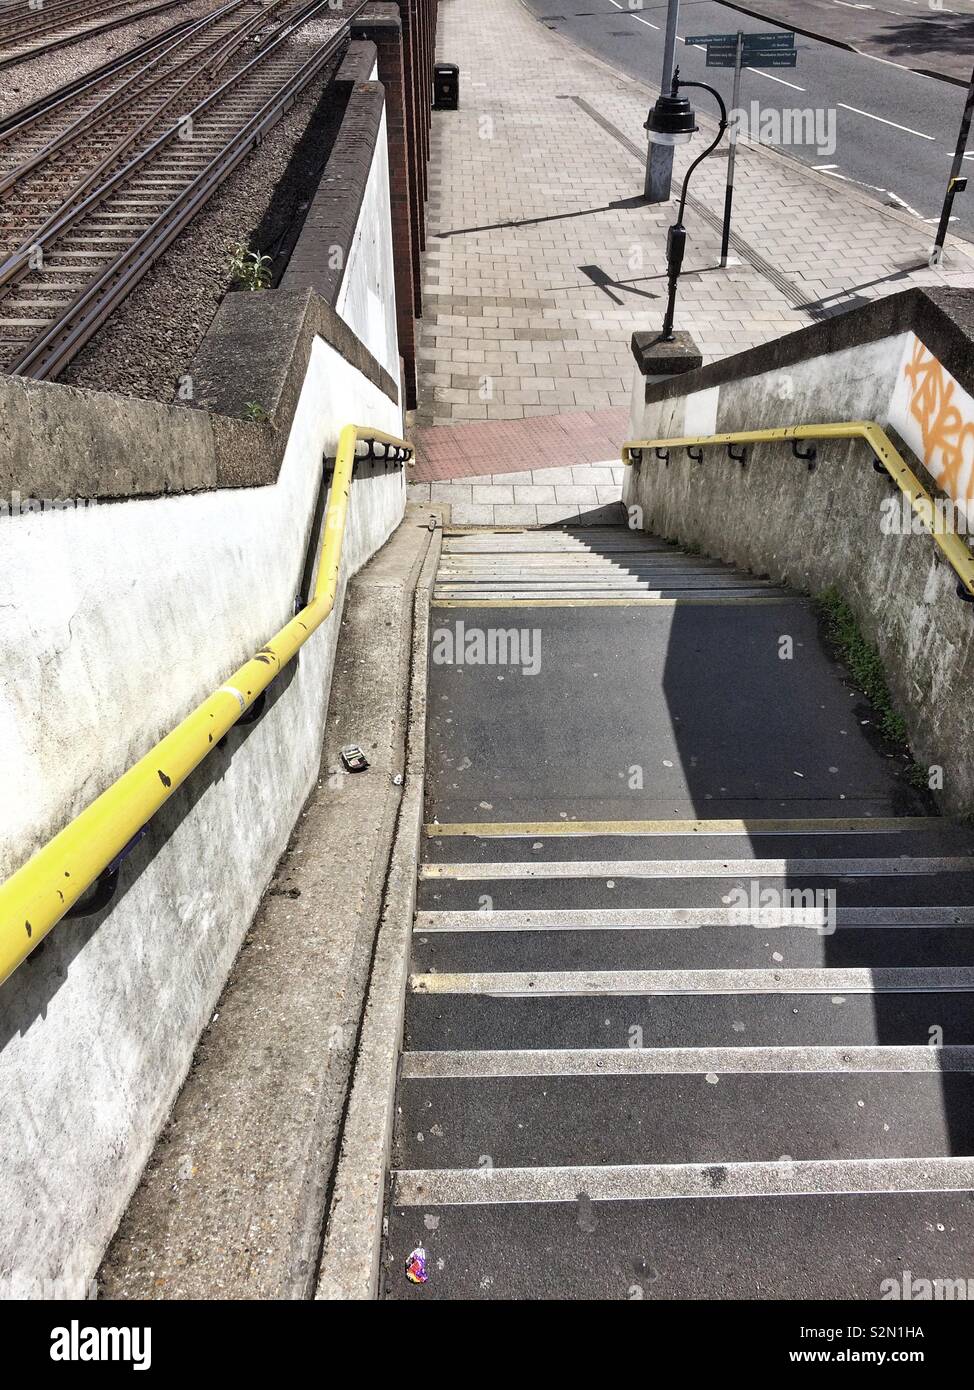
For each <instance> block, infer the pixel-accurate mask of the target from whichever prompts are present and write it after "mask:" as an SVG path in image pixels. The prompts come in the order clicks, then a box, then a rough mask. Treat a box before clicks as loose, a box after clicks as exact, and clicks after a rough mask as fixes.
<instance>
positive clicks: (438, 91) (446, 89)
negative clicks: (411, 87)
mask: <svg viewBox="0 0 974 1390" xmlns="http://www.w3.org/2000/svg"><path fill="white" fill-rule="evenodd" d="M459 105H460V69H459V68H458V67H457V65H456V63H437V64H436V66H435V67H434V69H433V107H434V110H436V111H456V109H457V107H458V106H459Z"/></svg>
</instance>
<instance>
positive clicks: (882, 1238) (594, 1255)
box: [383, 1165, 974, 1301]
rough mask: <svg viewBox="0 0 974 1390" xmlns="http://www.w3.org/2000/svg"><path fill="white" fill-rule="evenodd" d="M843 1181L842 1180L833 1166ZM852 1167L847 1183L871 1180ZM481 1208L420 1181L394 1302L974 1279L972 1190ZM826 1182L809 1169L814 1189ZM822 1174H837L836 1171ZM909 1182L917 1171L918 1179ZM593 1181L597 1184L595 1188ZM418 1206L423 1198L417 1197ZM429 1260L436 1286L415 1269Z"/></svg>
mask: <svg viewBox="0 0 974 1390" xmlns="http://www.w3.org/2000/svg"><path fill="white" fill-rule="evenodd" d="M833 1171H834V1170H833ZM860 1172H861V1165H860V1166H859V1167H858V1168H853V1167H851V1166H850V1169H849V1171H848V1176H847V1177H846V1179H845V1181H846V1185H847V1186H850V1187H851V1186H853V1185H854V1184H857V1183H858V1182H859V1181H860ZM721 1174H722V1170H719V1169H718V1170H712V1171H711V1175H710V1178H709V1179H708V1180H707V1181H708V1185H709V1190H710V1192H711V1194H712V1196H711V1198H710V1199H706V1198H704V1199H699V1198H697V1199H692V1198H680V1197H675V1198H669V1199H667V1200H663V1201H659V1200H657V1201H653V1200H647V1199H645V1198H643V1199H640V1198H630V1199H629V1200H597V1201H591V1200H590V1199H589V1197H588V1194H587V1192H586V1187H587V1175H586V1174H584V1173H579V1174H572V1175H571V1177H572V1181H571V1182H570V1183H569V1184H568V1186H569V1187H574V1188H575V1194H574V1197H573V1199H571V1200H563V1201H545V1202H537V1201H498V1202H494V1203H492V1202H490V1200H489V1195H488V1189H487V1188H486V1187H485V1188H484V1192H483V1200H481V1201H477V1202H470V1203H467V1204H453V1203H444V1202H441V1201H437V1197H438V1196H439V1195H440V1194H439V1193H433V1192H432V1190H431V1191H430V1195H429V1197H428V1198H426V1197H424V1194H423V1193H416V1192H415V1186H414V1185H413V1184H410V1187H409V1189H408V1191H406V1189H405V1186H404V1185H402V1186H401V1188H400V1189H399V1190H398V1191H395V1192H394V1193H393V1200H392V1204H391V1206H390V1208H389V1235H388V1241H387V1245H386V1250H385V1256H384V1286H383V1287H384V1294H385V1296H386V1297H390V1298H397V1299H399V1298H403V1299H423V1300H426V1301H428V1300H429V1299H431V1298H433V1299H531V1300H537V1299H568V1300H583V1299H666V1300H674V1299H686V1298H694V1299H717V1298H720V1299H726V1298H738V1299H741V1298H752V1299H767V1298H770V1297H779V1298H789V1299H825V1300H829V1301H831V1300H834V1299H839V1298H856V1299H878V1298H880V1297H881V1296H882V1293H883V1280H884V1279H885V1278H888V1277H892V1271H896V1272H897V1273H898V1274H899V1275H901V1276H902V1272H903V1271H905V1270H909V1271H911V1278H912V1279H913V1280H918V1279H922V1278H924V1277H925V1278H940V1279H944V1278H945V1277H950V1276H956V1277H959V1278H964V1280H965V1289H966V1277H967V1270H968V1269H969V1266H970V1254H971V1251H972V1247H974V1201H971V1199H970V1193H969V1192H962V1191H938V1190H934V1191H920V1192H917V1191H897V1192H891V1193H890V1192H878V1193H877V1192H860V1191H854V1190H853V1191H848V1192H842V1193H837V1194H825V1195H812V1194H809V1195H790V1194H789V1195H787V1196H781V1195H776V1194H774V1193H773V1192H772V1193H770V1194H769V1195H766V1196H747V1197H736V1198H735V1199H734V1200H728V1199H727V1198H721V1197H720V1196H719V1195H717V1194H719V1192H720V1191H721V1189H722V1182H721ZM816 1176H818V1174H816V1173H814V1172H809V1176H808V1179H807V1180H808V1182H809V1183H811V1182H812V1181H814V1179H815V1177H816ZM821 1176H823V1177H824V1176H825V1173H824V1172H823V1173H822V1175H821ZM904 1177H906V1179H907V1181H910V1180H912V1174H908V1173H907V1172H904ZM588 1185H590V1184H588ZM405 1197H408V1198H409V1201H408V1202H407V1201H405V1200H403V1199H404V1198H405ZM418 1245H422V1246H423V1247H424V1248H425V1249H426V1250H427V1255H428V1267H429V1269H430V1279H429V1282H428V1283H426V1284H423V1285H415V1284H411V1283H409V1282H408V1281H407V1280H406V1278H405V1277H404V1274H403V1261H404V1260H405V1258H406V1256H407V1255H408V1253H409V1252H410V1251H411V1250H412V1249H414V1248H415V1247H416V1246H418Z"/></svg>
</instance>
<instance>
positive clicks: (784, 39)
mask: <svg viewBox="0 0 974 1390" xmlns="http://www.w3.org/2000/svg"><path fill="white" fill-rule="evenodd" d="M749 44H754V45H755V46H756V47H758V48H788V49H792V48H794V47H795V36H794V34H792V33H787V34H745V35H744V47H745V48H747V47H748V45H749Z"/></svg>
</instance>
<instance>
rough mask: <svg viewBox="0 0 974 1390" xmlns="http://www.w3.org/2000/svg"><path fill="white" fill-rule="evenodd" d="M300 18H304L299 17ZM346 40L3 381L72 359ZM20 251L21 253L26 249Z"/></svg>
mask: <svg viewBox="0 0 974 1390" xmlns="http://www.w3.org/2000/svg"><path fill="white" fill-rule="evenodd" d="M367 3H368V0H361V3H360V4H359V5H358V6H357V8H356V9H355V10H354V11H353V12H352V14H351V15H350V18H349V22H351V20H352V19H354V17H355V15H356V14H357V13H358V12H359V11H360V10H362V9H363V8H364V7H365V5H366V4H367ZM325 8H330V5H329V0H316V3H315V6H314V10H315V12H317V11H318V10H321V9H325ZM307 17H308V16H305V18H307ZM303 22H304V21H303V20H302V21H299V24H300V23H303ZM295 27H298V26H295ZM291 32H292V31H291V30H289V31H288V32H287V33H284V34H282V35H281V36H280V38H279V39H278V40H276V41H275V43H283V42H284V41H285V40H286V39H287V38H288V37H290V33H291ZM346 35H347V25H346V26H343V27H342V28H341V29H339V30H337V31H336V32H335V33H334V34H332V35H331V36H330V37H329V38H328V39H327V40H325V41H324V43H322V44H321V46H320V47H319V48H318V49H317V50H316V52H315V53H314V54H312V55H311V57H310V58H309V59H308V60H307V61H306V62H305V63H304V64H302V66H301V67H300V68H298V69H297V70H296V71H295V72H294V73H292V74H291V76H290V77H289V78H288V79H287V81H286V82H284V83H283V84H282V86H281V87H280V88H279V89H278V91H277V92H275V94H274V96H272V97H270V98H269V99H268V101H267V102H265V104H264V106H263V107H261V108H260V109H259V110H258V111H257V112H256V113H255V114H254V115H253V116H252V117H251V118H250V120H249V121H248V122H247V123H246V124H245V125H244V126H243V127H242V128H241V129H240V130H239V131H237V132H236V134H235V135H234V136H233V137H232V139H231V140H230V141H228V143H227V144H226V145H225V146H224V148H223V150H222V151H221V152H220V154H218V155H217V156H216V157H215V158H214V159H213V160H212V161H211V162H210V164H209V165H208V166H207V167H206V168H205V169H204V170H203V171H202V172H201V173H200V174H198V175H197V177H196V178H195V179H193V180H192V182H191V183H190V184H188V185H187V187H186V188H184V189H182V190H181V191H180V193H179V194H177V196H176V198H175V199H173V201H172V202H171V203H170V204H169V206H168V207H167V208H166V210H165V211H164V212H163V213H161V214H160V216H159V217H158V218H157V219H156V221H155V222H154V223H153V224H152V225H151V226H150V227H148V228H147V229H146V231H145V232H143V233H142V234H141V236H139V237H138V238H137V239H136V240H135V241H134V242H133V243H132V244H131V245H130V246H128V247H126V248H125V250H123V251H122V252H120V253H119V255H118V256H117V257H116V258H115V260H114V261H112V262H110V263H109V265H107V266H106V267H105V268H104V269H103V270H102V272H101V273H100V274H99V275H98V276H97V277H96V278H95V279H94V280H93V281H92V282H91V283H90V284H89V285H88V286H87V287H86V289H85V290H83V291H82V292H81V293H80V294H79V295H77V296H76V297H75V299H73V300H72V301H71V303H70V304H69V305H68V306H67V308H66V309H65V311H64V312H63V313H62V314H61V315H60V316H59V317H58V318H57V319H56V320H54V321H53V322H52V323H50V324H49V325H48V326H47V328H46V329H45V330H44V331H43V332H42V333H41V334H40V335H39V336H38V337H37V338H36V339H35V340H34V342H33V343H31V344H30V345H29V346H28V347H27V349H26V350H25V351H24V352H23V353H21V354H20V356H19V357H18V358H16V359H15V360H14V361H13V362H12V363H11V364H10V365H9V366H8V367H7V369H6V370H7V372H8V373H9V374H10V375H20V376H30V377H32V378H33V379H34V380H44V379H46V378H48V377H50V376H52V375H53V374H54V373H56V372H57V371H59V370H60V368H61V367H63V366H64V365H65V364H66V363H67V362H68V361H70V359H71V358H72V357H73V356H74V354H75V353H76V352H78V351H79V350H80V349H81V348H82V347H83V346H84V344H85V343H86V342H87V341H88V339H89V338H90V337H91V336H92V335H93V334H94V333H95V332H96V331H97V330H98V328H100V327H101V325H102V323H104V321H105V320H106V319H107V318H109V317H110V316H111V314H112V313H113V312H114V310H115V308H116V307H117V306H118V304H119V303H120V302H121V301H122V300H123V299H124V298H125V297H126V295H127V294H128V293H129V292H130V291H131V289H132V287H133V286H134V285H135V284H137V283H138V281H139V280H140V279H141V278H142V276H143V275H145V274H146V272H147V271H148V270H149V269H150V268H151V266H152V265H153V264H154V263H155V262H156V261H157V260H158V259H159V257H160V256H162V255H163V253H164V252H165V251H166V250H167V249H168V247H169V246H170V244H171V243H172V242H173V241H174V240H175V238H176V236H177V235H178V234H179V232H180V231H182V229H183V227H184V226H186V224H187V223H188V222H190V221H191V220H192V218H193V217H194V216H195V215H196V213H197V212H198V211H199V209H200V208H201V207H202V206H203V205H204V204H205V203H206V202H207V201H208V200H209V198H210V197H211V196H212V194H213V193H214V191H215V190H216V189H217V188H218V187H219V185H220V184H221V183H223V181H224V180H225V179H226V178H228V177H229V175H230V174H231V173H232V172H233V170H234V169H235V168H236V166H237V165H238V164H239V163H240V161H241V160H242V159H243V158H245V156H246V155H247V154H248V153H249V152H250V150H251V149H252V148H253V147H254V146H255V145H257V144H259V143H260V141H261V140H262V139H263V137H264V136H265V135H266V133H267V131H268V130H270V129H271V127H272V126H273V125H274V124H275V123H276V122H277V121H278V120H279V119H280V117H281V116H282V115H283V114H284V112H285V111H286V110H287V109H288V108H289V107H290V106H291V105H292V104H293V102H294V101H295V100H296V99H297V97H298V96H299V95H300V93H301V92H302V91H303V89H304V87H305V86H306V85H307V84H308V82H310V81H311V79H312V78H313V77H314V76H315V74H316V73H317V72H318V71H319V70H320V69H321V68H322V67H324V66H325V64H326V63H328V62H329V61H330V60H331V59H332V58H333V57H334V55H335V53H336V51H337V50H338V49H339V48H340V47H341V46H342V44H343V43H344V41H345V38H346ZM268 52H269V50H268ZM266 56H267V54H266V53H265V54H262V55H260V56H259V57H258V58H256V59H254V60H252V62H251V63H250V64H248V65H247V67H246V68H243V69H241V71H240V72H239V73H237V74H235V75H234V76H233V77H232V78H230V79H228V81H227V82H225V83H224V84H223V86H222V87H221V88H219V89H218V91H217V92H215V93H212V94H211V95H210V96H209V97H207V98H206V100H205V101H204V102H203V103H201V104H200V106H199V107H197V108H196V110H194V112H192V113H190V114H191V116H195V114H196V112H197V111H199V110H201V109H203V108H204V107H205V106H207V105H209V104H210V102H212V101H213V100H215V99H216V97H217V96H218V95H219V94H220V93H222V92H223V91H224V89H225V88H227V87H229V86H231V85H233V84H234V83H236V82H237V81H238V80H240V78H241V77H242V76H243V75H244V74H245V73H246V72H248V71H249V70H250V69H251V68H252V67H254V66H255V64H256V63H258V62H260V61H262V59H263V58H264V57H266ZM180 125H181V122H177V124H176V125H175V126H173V127H172V128H171V129H170V130H169V131H168V132H166V133H165V134H164V135H162V136H160V137H159V140H158V141H156V142H155V143H154V144H153V145H150V146H149V147H148V148H147V149H146V150H145V151H143V152H142V153H141V154H140V155H139V156H138V157H137V158H136V159H135V160H133V161H132V163H131V164H129V165H127V166H126V167H125V169H123V170H120V171H119V172H118V174H116V175H115V176H114V177H113V179H111V180H109V183H108V184H106V185H105V186H104V187H103V188H102V189H99V190H98V192H97V193H95V194H92V195H91V196H90V197H89V198H88V199H87V200H86V201H85V202H84V203H83V204H81V205H80V206H79V208H77V209H75V210H74V211H73V212H72V213H70V214H68V216H67V217H66V218H64V219H62V221H61V223H59V224H58V225H57V226H56V227H55V228H52V229H51V231H50V232H49V233H47V234H46V235H45V237H38V238H36V239H35V242H34V243H33V244H38V242H40V243H41V244H43V243H44V241H45V240H50V239H51V238H53V237H54V236H55V235H59V234H60V232H61V231H63V230H64V229H65V228H66V227H67V226H71V225H73V223H74V222H75V221H77V220H78V217H80V216H81V215H83V213H84V211H85V210H87V209H88V207H89V206H90V205H92V204H94V205H95V206H97V205H99V204H100V203H101V202H103V201H104V198H105V196H107V195H106V190H110V189H111V188H112V187H114V186H115V185H116V184H118V183H119V182H120V181H122V180H123V179H124V178H125V177H128V176H129V174H130V171H131V170H132V169H133V168H135V167H137V166H138V165H139V164H141V163H142V162H143V161H144V160H145V159H146V157H147V156H150V155H151V154H153V153H155V152H156V149H157V146H159V145H161V144H162V143H164V142H166V141H168V140H171V139H173V138H174V137H175V135H176V134H177V133H178V131H179V129H180ZM27 249H28V251H29V248H27ZM16 254H17V255H18V256H22V254H23V249H22V252H18V253H16ZM13 259H14V258H11V261H8V262H7V264H6V265H5V266H0V285H2V284H3V283H5V281H6V280H7V279H9V278H10V274H11V273H12V272H11V271H10V269H9V267H10V266H11V264H12V261H13ZM65 335H66V336H65Z"/></svg>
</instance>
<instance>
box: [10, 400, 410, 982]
mask: <svg viewBox="0 0 974 1390" xmlns="http://www.w3.org/2000/svg"><path fill="white" fill-rule="evenodd" d="M362 445H365V446H366V447H367V449H368V454H369V456H370V457H383V458H386V459H388V460H389V461H390V462H396V463H406V462H407V460H411V459H412V456H413V449H412V445H410V444H408V443H407V442H406V441H405V440H404V439H399V438H397V437H396V436H395V435H391V434H386V433H385V432H384V431H382V430H376V429H372V428H370V427H369V426H365V425H346V426H345V428H344V429H343V430H342V431H341V434H340V435H339V440H338V449H337V451H336V456H335V469H334V473H333V475H332V480H331V489H330V492H329V494H328V504H327V507H326V508H325V515H324V520H323V523H322V540H321V549H320V558H319V563H318V574H317V578H316V580H315V585H314V589H313V592H312V597H311V600H310V602H309V603H308V604H307V605H306V606H305V607H304V608H302V609H301V611H300V612H299V613H298V614H297V616H296V617H294V618H292V619H291V621H290V622H288V623H286V624H285V625H284V627H282V628H281V629H280V631H278V632H277V633H275V635H274V636H273V637H272V638H271V639H270V641H269V642H267V643H266V644H265V645H264V646H263V647H261V648H260V650H259V651H257V652H255V654H254V655H253V656H252V657H251V658H250V660H249V661H247V662H245V663H244V665H243V666H241V667H239V668H238V669H237V670H236V671H234V672H233V673H232V674H231V675H229V676H228V677H227V679H226V680H225V681H224V682H223V684H222V685H220V687H219V688H218V689H217V690H215V691H214V692H213V693H212V694H211V695H209V696H208V697H207V698H206V699H205V700H204V701H203V702H202V704H200V705H198V706H197V707H196V708H195V709H194V710H193V711H192V713H191V714H189V715H187V716H186V718H185V719H183V720H182V721H181V722H180V723H179V724H177V725H176V727H175V728H174V729H173V730H172V732H171V733H169V734H167V735H166V736H165V738H163V739H161V740H160V741H159V742H158V743H157V744H156V745H155V746H154V747H153V748H152V749H151V750H150V751H149V752H148V753H146V754H145V756H144V757H142V758H140V759H139V761H138V762H137V763H135V764H134V765H133V766H132V767H130V768H129V770H128V771H127V772H125V773H123V774H122V776H121V777H119V778H118V780H117V781H115V782H113V783H112V785H111V786H110V787H108V788H107V789H106V790H105V791H103V792H102V793H101V795H100V796H99V797H97V798H96V800H94V801H93V802H92V803H91V804H90V805H89V806H88V807H87V808H86V809H85V810H84V811H82V812H81V813H80V815H78V816H76V817H75V818H74V819H73V820H72V821H71V822H70V823H69V824H68V825H66V826H65V828H64V829H63V830H61V831H60V832H59V834H57V835H55V836H54V838H53V839H52V840H50V841H48V843H47V844H46V845H44V846H43V848H41V849H39V850H38V851H37V853H36V854H34V855H33V857H32V858H31V859H29V860H28V861H27V863H26V864H24V865H23V866H22V867H21V868H20V869H18V870H17V871H16V873H14V874H13V875H12V876H11V877H10V878H9V879H7V881H6V882H5V883H4V884H2V885H0V984H3V982H4V981H5V980H6V979H8V978H9V976H10V975H12V974H13V972H14V971H15V970H16V969H17V967H18V966H19V965H20V964H21V963H22V962H23V961H24V960H26V959H27V957H28V956H29V955H30V953H31V951H33V950H35V949H36V948H37V946H39V945H40V943H41V942H42V941H43V940H44V937H45V936H46V935H47V934H48V932H49V931H50V930H51V929H52V927H55V926H56V925H57V923H58V922H59V921H60V920H61V919H62V917H64V916H65V914H66V913H67V912H68V911H69V910H70V909H71V908H72V907H73V906H74V905H75V904H76V903H77V902H78V900H79V898H81V897H82V896H83V894H84V893H85V892H86V891H87V890H88V889H89V888H90V887H91V886H92V885H93V884H97V883H98V880H99V879H100V877H101V876H102V875H103V874H104V873H105V872H106V870H113V871H114V866H115V865H117V863H118V861H119V858H120V856H122V855H123V854H124V852H125V850H126V849H127V848H128V847H129V846H130V845H131V844H132V842H133V840H134V839H135V838H136V837H137V836H139V835H140V833H141V832H142V830H143V829H144V828H145V826H146V825H147V824H148V823H149V821H150V820H151V819H152V817H153V816H154V815H155V814H156V812H157V811H158V810H159V809H160V808H161V807H162V806H164V805H165V803H166V802H167V801H168V800H169V798H170V797H171V796H173V795H174V793H175V792H176V791H178V790H179V788H180V787H181V786H182V785H183V783H184V782H185V781H186V779H187V777H189V775H190V774H191V773H192V772H193V771H194V770H195V769H196V768H197V767H199V765H200V763H202V762H203V761H204V759H206V758H207V757H208V755H209V754H210V753H212V752H213V750H214V748H216V747H217V745H218V744H219V742H220V740H221V739H222V738H223V737H224V735H225V734H227V733H228V732H229V731H230V729H232V728H233V726H234V725H235V724H237V723H238V722H239V721H240V720H241V718H242V717H243V716H244V715H245V714H246V713H247V711H248V710H250V709H252V708H253V706H254V704H255V702H256V701H257V699H258V698H259V697H260V696H261V695H262V694H263V692H264V691H265V690H266V689H267V687H268V686H269V685H270V684H271V682H272V681H273V680H275V679H276V677H277V676H279V675H280V673H281V672H282V671H283V670H284V668H285V667H286V666H287V665H288V663H289V662H291V661H292V660H293V659H294V657H295V656H296V655H297V653H298V652H299V651H300V649H301V647H302V646H304V644H305V643H306V642H307V641H308V639H309V638H310V637H311V636H312V634H313V633H314V632H316V631H317V629H318V628H319V627H320V626H321V625H322V623H323V622H325V620H326V619H327V618H328V616H329V614H330V613H331V612H332V610H333V608H334V605H335V598H336V595H337V592H338V580H339V575H340V570H341V561H342V543H343V540H344V536H345V524H346V520H347V517H348V499H349V492H350V490H351V485H352V476H353V473H354V469H355V463H356V459H357V457H359V448H360V446H362ZM377 445H379V446H381V447H382V448H383V449H384V454H383V455H381V456H380V455H378V454H377V452H376V446H377ZM96 891H97V890H96Z"/></svg>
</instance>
